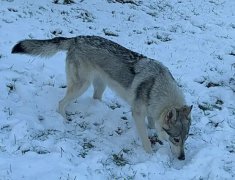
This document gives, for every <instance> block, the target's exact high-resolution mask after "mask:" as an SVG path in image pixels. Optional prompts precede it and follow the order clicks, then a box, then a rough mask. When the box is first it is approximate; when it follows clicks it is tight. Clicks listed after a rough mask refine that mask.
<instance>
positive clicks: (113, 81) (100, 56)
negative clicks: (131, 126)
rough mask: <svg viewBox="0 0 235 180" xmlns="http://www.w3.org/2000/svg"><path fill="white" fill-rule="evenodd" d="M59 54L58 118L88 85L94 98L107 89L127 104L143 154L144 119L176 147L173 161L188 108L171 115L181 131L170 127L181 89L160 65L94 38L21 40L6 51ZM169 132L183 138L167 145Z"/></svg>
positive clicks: (147, 147) (179, 105) (180, 105)
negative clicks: (62, 54)
mask: <svg viewBox="0 0 235 180" xmlns="http://www.w3.org/2000/svg"><path fill="white" fill-rule="evenodd" d="M61 50H64V51H67V57H66V74H67V85H68V86H67V87H68V88H67V92H66V95H65V97H64V98H63V99H62V100H61V101H60V103H59V108H58V110H59V112H60V113H61V114H62V115H63V116H64V117H65V116H66V113H65V108H66V106H67V105H68V104H69V103H70V102H71V101H72V100H74V99H76V98H77V97H79V96H81V95H82V94H83V93H84V92H85V91H86V90H87V88H88V87H89V85H90V84H91V83H92V84H93V86H94V94H93V98H95V99H100V100H101V99H102V94H103V92H104V90H105V87H106V85H108V86H109V87H110V88H111V89H113V90H114V91H115V92H116V93H117V94H118V95H119V96H120V97H122V98H123V99H124V100H126V101H127V102H128V103H129V104H130V106H131V108H132V114H133V117H134V120H135V122H136V127H137V130H138V132H139V135H140V138H141V141H142V144H143V146H144V149H145V150H146V151H147V152H149V153H151V152H152V148H151V143H150V141H149V139H148V136H147V128H146V124H145V118H146V117H149V121H150V122H149V125H150V126H153V125H154V128H156V130H157V131H158V135H159V137H160V138H162V139H163V140H164V139H165V140H167V141H168V142H169V143H170V144H171V146H173V147H174V148H175V149H176V155H177V156H178V157H179V156H182V154H184V152H183V146H184V142H185V140H186V138H185V137H186V136H187V135H188V130H189V126H190V123H186V122H187V120H186V119H187V118H186V117H188V116H190V111H191V109H190V111H188V114H187V113H185V114H183V115H182V114H181V116H180V118H179V116H178V115H177V116H176V117H175V119H177V120H176V121H177V122H180V123H181V122H182V123H184V124H185V126H182V127H183V128H181V126H180V127H179V126H172V125H171V124H175V121H174V122H173V121H172V122H171V121H169V117H170V118H172V116H170V115H172V114H173V113H172V112H174V110H176V109H178V110H182V108H183V107H187V108H188V109H189V107H188V106H185V105H186V103H185V99H184V95H183V93H182V91H181V90H180V88H179V87H178V86H177V83H176V81H175V80H174V78H173V77H172V75H171V73H170V72H169V70H168V69H167V68H166V67H165V66H164V65H163V64H162V63H160V62H158V61H156V60H152V59H150V58H147V57H145V56H143V55H141V54H139V53H136V52H133V51H131V50H129V49H127V48H125V47H123V46H121V45H119V44H117V43H115V42H113V41H110V40H107V39H105V38H102V37H98V36H78V37H75V38H54V39H51V40H24V41H20V42H19V43H18V44H17V45H16V46H15V47H14V48H13V50H12V52H13V53H24V54H30V55H39V56H51V55H53V54H55V53H56V52H58V51H61ZM169 113H170V115H169ZM166 120H168V121H166ZM171 120H172V119H171ZM169 123H170V124H169ZM182 123H181V124H182ZM186 131H187V132H186ZM174 133H179V134H184V135H182V137H181V136H180V137H181V138H182V139H184V140H183V141H182V143H181V144H180V145H178V144H177V145H175V144H174V143H172V141H171V140H172V136H173V134H174ZM181 159H182V158H181Z"/></svg>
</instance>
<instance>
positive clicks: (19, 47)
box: [11, 42, 25, 54]
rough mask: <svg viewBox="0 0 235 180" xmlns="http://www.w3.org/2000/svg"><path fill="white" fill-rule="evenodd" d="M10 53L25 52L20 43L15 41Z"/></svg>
mask: <svg viewBox="0 0 235 180" xmlns="http://www.w3.org/2000/svg"><path fill="white" fill-rule="evenodd" d="M11 53H13V54H14V53H25V49H24V48H23V47H22V45H21V43H20V42H19V43H17V44H16V45H15V46H14V47H13V48H12V51H11Z"/></svg>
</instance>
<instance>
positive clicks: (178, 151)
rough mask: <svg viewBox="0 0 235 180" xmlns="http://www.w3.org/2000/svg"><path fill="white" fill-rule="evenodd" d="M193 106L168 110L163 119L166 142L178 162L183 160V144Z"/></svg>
mask: <svg viewBox="0 0 235 180" xmlns="http://www.w3.org/2000/svg"><path fill="white" fill-rule="evenodd" d="M192 107H193V106H186V105H185V106H183V107H181V108H172V109H170V110H169V111H168V112H167V114H166V115H165V117H164V120H163V124H162V128H163V130H164V131H165V132H166V134H167V138H166V140H167V141H168V142H169V144H170V146H171V150H172V152H173V153H174V154H175V155H176V156H177V157H178V159H179V160H184V159H185V153H184V143H185V141H186V139H187V138H188V133H189V128H190V125H191V110H192Z"/></svg>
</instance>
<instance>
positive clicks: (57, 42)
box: [11, 37, 73, 57]
mask: <svg viewBox="0 0 235 180" xmlns="http://www.w3.org/2000/svg"><path fill="white" fill-rule="evenodd" d="M72 40H73V38H64V37H56V38H53V39H48V40H33V39H27V40H23V41H20V42H18V43H17V44H16V45H15V46H14V47H13V48H12V51H11V53H20V54H29V55H33V56H42V57H50V56H52V55H54V54H56V53H57V52H58V51H66V50H68V49H69V47H70V45H71V41H72Z"/></svg>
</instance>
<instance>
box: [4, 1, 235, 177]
mask: <svg viewBox="0 0 235 180" xmlns="http://www.w3.org/2000/svg"><path fill="white" fill-rule="evenodd" d="M130 2H131V1H130ZM135 2H136V3H134V4H133V3H124V4H121V3H118V2H116V1H115V0H76V3H75V4H71V5H63V4H62V3H61V2H60V1H59V4H54V3H53V2H52V0H41V1H31V0H1V1H0V39H1V41H0V83H1V84H0V179H1V180H8V179H9V180H10V179H13V180H18V179H27V180H32V179H33V180H36V179H38V180H39V179H40V180H44V179H45V180H54V179H61V180H75V179H76V180H82V179H95V180H99V179H101V180H103V179H138V180H139V179H166V180H171V179H181V180H184V179H186V180H188V179H195V180H197V179H200V180H204V179H213V180H214V179H218V180H223V179H235V10H234V9H235V1H233V0H197V1H193V0H184V1H181V0H144V1H138V0H136V1H135ZM77 35H100V36H103V37H106V38H109V39H112V40H114V41H115V42H118V43H120V44H122V45H124V46H126V47H128V48H130V49H132V50H134V51H137V52H139V53H142V54H144V55H146V56H148V57H151V58H154V59H157V60H159V61H161V62H163V63H164V64H165V65H166V66H167V67H169V69H170V70H171V72H172V74H173V75H174V76H175V78H176V79H177V81H178V82H179V84H180V85H181V86H182V89H183V91H184V93H185V96H186V99H187V102H188V104H193V105H194V108H193V112H192V117H193V122H192V128H191V130H190V136H189V138H188V140H187V143H186V160H185V161H180V162H179V161H178V160H176V159H173V158H172V156H171V152H170V150H169V147H168V145H167V144H164V145H163V146H161V147H160V149H159V150H158V151H157V152H155V154H153V155H148V154H146V153H145V152H144V150H143V148H142V146H141V142H140V140H139V138H138V136H137V133H136V129H135V125H134V123H133V120H132V117H131V113H130V107H129V106H128V105H127V104H126V103H125V102H124V101H123V100H121V99H120V98H118V97H117V96H116V95H115V94H114V93H112V92H111V91H110V90H107V91H106V92H105V94H104V99H103V102H98V101H94V100H93V99H92V98H91V95H92V88H90V89H89V91H88V92H87V93H86V94H84V95H83V96H82V97H80V98H79V99H78V100H77V101H76V102H74V103H72V104H71V105H70V106H69V107H68V111H69V112H71V119H72V121H71V122H68V123H64V122H63V119H62V117H61V116H60V115H59V114H58V113H57V112H56V108H57V103H58V101H59V100H60V99H61V98H62V97H63V96H64V93H65V90H66V89H65V88H66V81H65V73H64V58H65V54H64V53H59V54H57V55H56V56H54V57H53V58H51V59H39V58H35V57H29V56H20V55H12V54H11V53H10V52H11V48H12V46H13V45H14V44H15V43H16V42H17V41H19V40H22V39H25V38H38V39H45V38H52V37H55V36H67V37H72V36H77ZM110 35H112V36H110Z"/></svg>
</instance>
